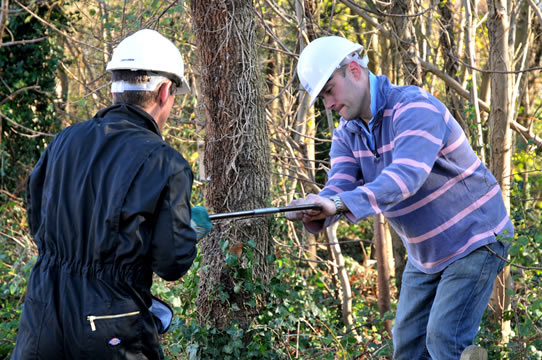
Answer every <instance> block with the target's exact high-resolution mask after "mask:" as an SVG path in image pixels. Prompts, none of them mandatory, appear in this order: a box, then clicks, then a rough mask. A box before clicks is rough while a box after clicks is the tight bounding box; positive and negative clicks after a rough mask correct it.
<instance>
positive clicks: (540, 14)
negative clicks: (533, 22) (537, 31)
mask: <svg viewBox="0 0 542 360" xmlns="http://www.w3.org/2000/svg"><path fill="white" fill-rule="evenodd" d="M527 2H528V3H529V5H531V7H532V8H533V10H534V12H535V14H536V16H538V21H539V22H540V25H542V11H540V8H539V7H538V6H537V5H536V3H535V2H534V0H527Z"/></svg>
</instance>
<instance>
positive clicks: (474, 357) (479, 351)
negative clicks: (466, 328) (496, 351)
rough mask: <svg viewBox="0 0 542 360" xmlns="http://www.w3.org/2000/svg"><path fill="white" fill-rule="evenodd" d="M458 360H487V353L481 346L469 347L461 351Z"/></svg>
mask: <svg viewBox="0 0 542 360" xmlns="http://www.w3.org/2000/svg"><path fill="white" fill-rule="evenodd" d="M460 360H487V351H486V349H484V348H483V347H481V346H477V345H470V346H468V347H467V348H466V349H465V350H463V352H462V353H461V359H460Z"/></svg>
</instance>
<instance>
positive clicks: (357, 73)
mask: <svg viewBox="0 0 542 360" xmlns="http://www.w3.org/2000/svg"><path fill="white" fill-rule="evenodd" d="M346 70H347V71H348V72H350V73H351V74H352V76H353V77H354V79H356V80H359V79H360V78H361V71H362V70H361V65H360V64H358V62H357V61H354V60H352V61H350V62H349V63H348V65H347V67H346Z"/></svg>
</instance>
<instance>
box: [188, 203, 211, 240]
mask: <svg viewBox="0 0 542 360" xmlns="http://www.w3.org/2000/svg"><path fill="white" fill-rule="evenodd" d="M190 226H192V229H194V231H195V232H196V234H197V236H198V238H197V241H200V240H201V239H203V238H204V237H205V235H207V234H208V233H209V231H211V229H212V228H213V225H211V219H209V213H208V212H207V209H205V208H204V207H203V206H194V207H193V208H192V219H191V220H190Z"/></svg>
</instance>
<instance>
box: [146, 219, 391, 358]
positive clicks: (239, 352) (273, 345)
mask: <svg viewBox="0 0 542 360" xmlns="http://www.w3.org/2000/svg"><path fill="white" fill-rule="evenodd" d="M277 225H278V227H279V228H280V227H281V223H280V221H279V222H278V223H277ZM277 235H278V234H277ZM285 245H286V246H288V245H289V246H291V245H292V244H291V243H289V244H285ZM224 249H225V248H224ZM280 255H282V256H280ZM280 255H279V258H275V256H273V257H271V258H269V261H273V262H274V264H275V268H276V273H275V276H274V277H273V278H272V280H271V282H270V284H269V286H268V292H267V293H268V294H269V299H268V304H267V308H266V309H265V310H264V311H262V313H261V315H260V316H258V317H257V318H256V319H254V321H253V323H252V324H251V326H250V327H249V328H248V329H246V330H243V329H241V328H240V327H239V326H238V325H237V324H235V323H234V324H231V326H230V327H229V328H227V329H224V330H219V329H216V328H212V327H210V326H208V325H199V324H198V323H197V321H196V317H195V316H196V309H195V308H194V306H193V304H192V305H188V304H190V303H191V302H193V301H194V300H195V293H194V292H188V293H186V292H184V294H183V290H180V289H179V290H180V292H181V294H180V297H181V298H182V299H183V301H182V302H180V301H179V300H178V299H179V297H178V296H179V293H175V292H172V291H169V290H166V289H167V286H166V285H165V284H163V283H162V282H160V281H158V282H157V284H155V286H154V288H153V290H154V292H155V293H161V294H160V295H161V296H164V297H166V298H167V300H168V301H169V302H170V303H173V304H177V305H178V307H177V308H176V309H175V310H176V311H177V312H178V313H180V314H182V318H183V319H182V320H179V319H177V320H176V321H175V323H174V324H173V325H172V328H171V330H170V334H169V335H168V336H167V338H166V339H165V344H166V345H165V348H166V349H167V350H166V353H167V354H168V356H169V357H170V358H181V359H196V358H200V359H218V358H220V359H290V358H299V357H301V358H303V359H351V358H354V357H356V356H366V358H372V357H371V356H376V355H377V353H378V355H379V356H385V355H388V356H389V355H390V349H391V343H390V342H389V337H388V336H382V335H381V333H382V332H383V331H384V330H383V325H382V323H381V321H380V320H379V319H378V315H377V314H378V311H377V308H376V307H377V305H376V297H373V298H370V297H367V298H365V297H363V296H360V297H357V298H356V299H355V304H354V308H355V315H354V317H355V318H357V319H358V322H359V323H360V324H363V325H360V326H359V327H358V328H356V329H346V328H345V327H344V324H342V320H341V310H340V304H339V303H338V302H337V300H336V299H335V298H334V296H333V294H332V293H330V292H329V289H330V288H333V286H334V285H332V284H326V283H327V282H330V281H332V276H331V275H330V274H329V272H328V269H327V268H326V267H325V266H320V267H319V269H318V271H316V272H312V271H311V270H310V268H309V267H308V266H304V265H303V264H299V263H296V262H295V261H293V260H292V259H291V258H290V257H289V256H288V254H287V253H282V254H280ZM243 256H245V257H248V258H250V257H252V256H253V254H251V253H250V251H247V252H246V254H244V255H243ZM224 257H225V261H226V263H228V264H229V265H230V267H231V268H232V270H233V271H234V272H236V276H237V279H238V280H239V283H238V284H240V286H242V287H243V288H245V289H247V290H249V291H250V292H251V293H253V294H254V295H255V296H256V295H258V294H263V293H264V290H265V289H264V288H263V286H262V284H261V283H259V282H253V281H251V280H250V279H251V277H250V275H249V274H246V273H245V272H246V269H243V268H242V267H241V266H240V263H239V261H237V260H236V259H235V256H233V257H232V256H231V254H229V253H228V252H227V251H225V252H224ZM199 264H200V263H199V258H197V259H196V262H195V264H194V266H193V267H192V269H191V271H190V273H189V274H188V275H187V276H186V277H185V278H184V285H185V286H186V285H188V284H192V285H194V286H197V279H198V275H197V274H198V273H199V274H204V272H202V269H201V268H200V267H199ZM358 275H359V276H363V274H358ZM372 275H374V274H372ZM372 275H371V276H372ZM201 276H203V275H201ZM372 280H374V279H372ZM364 285H366V284H365V283H364V282H362V281H360V282H354V286H355V287H356V288H355V289H354V291H359V293H362V291H365V292H366V293H370V292H371V290H368V289H362V287H363V286H364ZM358 287H359V288H358ZM183 288H184V289H185V291H186V289H187V288H186V287H184V286H183ZM159 289H161V290H162V291H158V290H159ZM373 290H374V288H373ZM183 295H185V296H183ZM373 295H374V293H373ZM219 296H220V297H221V299H222V301H228V295H227V293H226V292H224V291H222V292H221V291H219ZM367 299H369V301H368V302H366V301H365V300H367ZM188 308H190V310H189V311H187V310H188ZM371 354H372V355H371ZM375 358H376V357H375Z"/></svg>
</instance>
